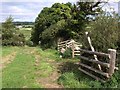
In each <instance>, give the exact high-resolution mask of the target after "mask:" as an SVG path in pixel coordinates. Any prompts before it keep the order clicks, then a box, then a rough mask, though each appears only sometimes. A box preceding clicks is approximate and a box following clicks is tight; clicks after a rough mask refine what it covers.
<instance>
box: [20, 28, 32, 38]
mask: <svg viewBox="0 0 120 90" xmlns="http://www.w3.org/2000/svg"><path fill="white" fill-rule="evenodd" d="M19 31H20V32H21V33H23V34H24V36H25V39H26V40H28V39H29V38H30V36H31V31H32V28H20V30H19Z"/></svg>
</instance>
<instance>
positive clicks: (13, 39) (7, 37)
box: [1, 17, 25, 46]
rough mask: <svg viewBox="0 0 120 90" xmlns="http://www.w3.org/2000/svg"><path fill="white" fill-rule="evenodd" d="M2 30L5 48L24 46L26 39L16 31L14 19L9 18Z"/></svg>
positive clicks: (3, 24)
mask: <svg viewBox="0 0 120 90" xmlns="http://www.w3.org/2000/svg"><path fill="white" fill-rule="evenodd" d="M1 30H2V45H3V46H8V45H12V46H23V45H24V44H25V37H24V35H23V34H21V33H19V32H18V31H17V30H16V28H15V25H14V24H13V19H12V17H9V18H7V19H6V21H5V22H4V23H2V28H1Z"/></svg>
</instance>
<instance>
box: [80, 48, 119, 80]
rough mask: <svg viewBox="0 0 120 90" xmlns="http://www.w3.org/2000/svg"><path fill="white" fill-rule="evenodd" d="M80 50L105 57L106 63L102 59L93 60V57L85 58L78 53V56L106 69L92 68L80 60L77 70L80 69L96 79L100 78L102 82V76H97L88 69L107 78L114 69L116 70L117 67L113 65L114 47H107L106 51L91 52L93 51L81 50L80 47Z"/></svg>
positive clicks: (114, 59) (114, 58) (114, 57)
mask: <svg viewBox="0 0 120 90" xmlns="http://www.w3.org/2000/svg"><path fill="white" fill-rule="evenodd" d="M80 51H81V52H84V53H88V54H93V55H97V56H99V57H107V58H108V63H106V62H102V61H99V60H95V59H90V58H87V57H84V56H81V55H80V58H81V59H82V60H85V61H88V62H91V63H94V64H97V65H100V66H102V67H104V68H106V70H107V71H106V72H104V71H103V70H99V69H96V68H94V67H93V66H92V65H87V64H85V63H82V62H80V63H79V65H80V68H79V70H80V71H82V72H83V73H85V74H87V75H89V76H91V77H92V78H94V79H96V80H100V81H102V82H105V80H103V78H100V77H97V76H96V75H94V74H93V73H91V72H90V71H93V72H95V73H97V74H100V75H102V76H104V77H105V78H107V79H108V78H110V77H111V76H112V75H113V73H114V71H115V69H116V70H118V68H117V67H115V62H116V50H115V49H108V53H102V52H93V51H88V50H83V49H80ZM82 68H87V70H86V69H82Z"/></svg>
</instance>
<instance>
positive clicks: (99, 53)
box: [80, 49, 109, 57]
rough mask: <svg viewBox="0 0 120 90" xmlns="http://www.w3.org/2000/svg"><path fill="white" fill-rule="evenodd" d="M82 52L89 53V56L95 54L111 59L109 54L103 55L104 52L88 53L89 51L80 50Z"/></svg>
mask: <svg viewBox="0 0 120 90" xmlns="http://www.w3.org/2000/svg"><path fill="white" fill-rule="evenodd" d="M80 51H82V52H85V53H89V54H95V55H99V56H106V57H109V54H106V53H102V52H93V51H88V50H84V49H80Z"/></svg>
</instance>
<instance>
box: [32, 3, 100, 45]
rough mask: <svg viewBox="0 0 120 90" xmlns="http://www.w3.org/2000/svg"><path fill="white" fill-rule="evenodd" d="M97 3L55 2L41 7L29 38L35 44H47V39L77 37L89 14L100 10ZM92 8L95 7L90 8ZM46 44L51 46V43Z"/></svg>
mask: <svg viewBox="0 0 120 90" xmlns="http://www.w3.org/2000/svg"><path fill="white" fill-rule="evenodd" d="M98 5H99V3H98V4H93V3H90V2H89V3H88V2H85V3H78V4H76V5H75V4H74V5H72V4H71V3H66V4H60V3H55V4H53V5H52V7H50V8H48V7H45V8H43V10H42V11H41V13H40V14H39V15H38V17H37V18H36V20H35V25H34V29H33V31H32V37H31V40H32V41H33V42H34V43H35V44H38V42H39V41H41V44H42V45H43V44H44V43H45V44H48V43H49V42H47V41H55V40H56V39H57V38H60V37H62V38H63V39H70V38H73V39H77V38H79V37H80V34H81V31H82V30H84V28H85V26H86V24H87V23H88V21H89V15H96V14H95V12H99V11H100V8H99V7H98ZM91 6H92V7H91ZM95 7H98V8H99V9H98V8H95ZM93 8H95V9H94V10H91V9H93ZM89 10H90V11H89ZM88 11H89V12H88ZM63 34H64V35H63ZM48 46H52V44H51V45H48Z"/></svg>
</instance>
